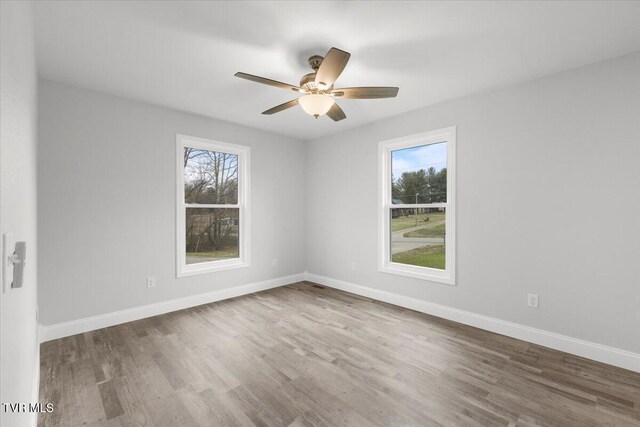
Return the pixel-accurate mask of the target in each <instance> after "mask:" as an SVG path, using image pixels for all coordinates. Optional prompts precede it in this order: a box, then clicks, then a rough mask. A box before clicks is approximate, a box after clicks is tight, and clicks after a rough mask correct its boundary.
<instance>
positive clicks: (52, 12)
mask: <svg viewBox="0 0 640 427" xmlns="http://www.w3.org/2000/svg"><path fill="white" fill-rule="evenodd" d="M36 28H37V54H38V67H39V73H40V75H41V76H42V77H44V78H46V79H51V80H55V81H59V82H63V83H69V84H72V85H77V86H81V87H86V88H90V89H95V90H98V91H102V92H107V93H111V94H115V95H120V96H123V97H127V98H132V99H137V100H142V101H146V102H150V103H153V104H158V105H163V106H166V107H171V108H175V109H179V110H183V111H188V112H192V113H198V114H203V115H206V116H210V117H216V118H219V119H223V120H228V121H232V122H236V123H241V124H243V125H248V126H253V127H256V128H260V129H264V130H268V131H272V132H277V133H280V134H284V135H290V136H294V137H298V138H302V139H311V138H314V137H318V136H322V135H326V134H330V133H334V132H339V131H342V130H345V129H349V128H353V127H356V126H360V125H363V124H366V123H369V122H372V121H375V120H379V119H382V118H385V117H389V116H393V115H396V114H399V113H402V112H405V111H409V110H413V109H416V108H419V107H421V106H425V105H430V104H433V103H436V102H440V101H444V100H447V99H451V98H456V97H460V96H463V95H466V94H470V93H474V92H479V91H484V90H487V89H491V88H495V87H500V86H505V85H509V84H512V83H516V82H520V81H525V80H529V79H532V78H535V77H539V76H543V75H547V74H551V73H554V72H558V71H561V70H566V69H570V68H575V67H578V66H581V65H585V64H589V63H593V62H597V61H600V60H604V59H607V58H612V57H615V56H620V55H623V54H627V53H631V52H634V51H639V50H640V2H619V3H618V2H611V1H606V2H399V1H394V2H376V3H374V2H169V1H162V2H151V1H141V2H138V1H130V2H98V1H87V2H48V1H39V2H36ZM332 46H335V47H338V48H340V49H343V50H346V51H348V52H351V54H352V55H351V60H350V62H349V64H348V65H347V68H346V69H345V71H344V73H343V74H342V76H341V77H340V78H339V79H338V82H337V84H336V87H339V86H341V87H347V86H399V87H400V92H399V94H398V97H397V98H395V99H383V100H342V101H340V105H341V106H342V107H343V109H344V111H345V113H346V114H347V119H346V120H343V121H342V122H338V123H334V122H333V121H331V120H330V119H328V118H327V117H321V118H320V119H318V120H315V119H313V118H312V117H311V116H308V115H306V114H305V113H304V112H303V111H302V110H301V109H300V108H292V109H290V110H286V111H284V112H281V113H278V114H276V115H273V116H263V115H261V112H262V111H264V110H266V109H268V108H270V107H273V106H275V105H277V104H280V103H282V102H285V101H288V100H290V99H292V98H294V97H295V94H292V93H290V92H288V91H285V90H281V89H277V88H274V87H270V86H264V85H259V84H256V83H252V82H249V81H246V80H241V79H238V78H235V77H234V76H233V74H234V73H235V72H236V71H243V72H247V73H251V74H257V75H261V76H265V77H269V78H272V79H275V80H280V81H284V82H287V83H291V84H295V85H297V84H298V82H299V79H300V77H301V76H302V75H303V74H306V73H307V72H310V71H311V70H310V69H309V68H308V66H307V63H306V60H307V58H308V57H309V56H310V55H312V54H321V55H324V53H325V52H326V51H327V50H328V49H329V48H330V47H332Z"/></svg>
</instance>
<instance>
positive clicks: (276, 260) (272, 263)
mask: <svg viewBox="0 0 640 427" xmlns="http://www.w3.org/2000/svg"><path fill="white" fill-rule="evenodd" d="M277 266H278V258H274V259H272V260H271V267H277Z"/></svg>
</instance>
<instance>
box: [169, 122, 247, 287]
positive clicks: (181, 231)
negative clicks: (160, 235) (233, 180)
mask: <svg viewBox="0 0 640 427" xmlns="http://www.w3.org/2000/svg"><path fill="white" fill-rule="evenodd" d="M185 147H192V148H199V149H202V150H208V151H217V152H223V153H230V154H236V155H237V156H238V203H237V204H235V205H230V204H226V205H218V204H190V203H185V201H184V149H185ZM250 154H251V150H250V148H249V147H245V146H242V145H237V144H230V143H226V142H219V141H213V140H210V139H205V138H197V137H194V136H187V135H181V134H177V135H176V159H177V163H176V165H177V167H176V170H177V173H176V178H177V179H176V184H177V185H176V208H177V209H176V276H177V277H186V276H193V275H197V274H206V273H212V272H216V271H222V270H230V269H234V268H242V267H249V266H250V265H251V263H250V257H251V208H250V206H251V205H250V197H249V196H250V194H251V187H250V184H251V179H250V169H249V165H250ZM188 207H201V208H237V209H238V233H239V236H238V245H239V246H240V248H239V255H240V256H239V257H238V258H233V259H224V260H219V261H209V262H202V263H198V264H187V262H186V247H185V243H186V242H185V240H186V236H185V228H186V224H185V221H186V208H188Z"/></svg>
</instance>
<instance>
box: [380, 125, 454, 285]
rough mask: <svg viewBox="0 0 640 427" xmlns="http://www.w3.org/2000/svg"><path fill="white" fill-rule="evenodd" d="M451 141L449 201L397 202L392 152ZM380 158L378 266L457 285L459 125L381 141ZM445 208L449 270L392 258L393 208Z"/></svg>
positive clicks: (448, 173)
mask: <svg viewBox="0 0 640 427" xmlns="http://www.w3.org/2000/svg"><path fill="white" fill-rule="evenodd" d="M445 141H446V142H447V202H446V203H421V204H417V205H416V204H413V205H411V204H396V205H394V204H393V203H392V195H391V190H392V189H391V172H392V171H391V152H392V151H396V150H401V149H405V148H412V147H418V146H423V145H429V144H436V143H439V142H445ZM378 160H379V173H378V175H379V187H378V190H379V191H378V194H379V211H378V222H379V227H378V230H379V234H378V253H379V258H378V270H379V271H381V272H384V273H389V274H397V275H400V276H407V277H412V278H414V279H422V280H429V281H432V282H438V283H444V284H447V285H455V272H456V256H455V254H456V221H455V218H456V202H455V201H456V128H455V126H452V127H448V128H444V129H438V130H434V131H431V132H425V133H420V134H416V135H410V136H405V137H402V138H396V139H390V140H386V141H380V143H379V144H378ZM392 207H393V208H411V209H413V208H445V210H446V213H445V220H446V229H447V235H446V239H447V240H446V246H445V267H446V269H445V270H440V269H437V268H429V267H420V266H414V265H407V264H400V263H396V262H392V261H391V221H390V212H391V208H392Z"/></svg>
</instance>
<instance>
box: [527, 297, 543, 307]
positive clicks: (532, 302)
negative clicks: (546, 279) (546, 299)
mask: <svg viewBox="0 0 640 427" xmlns="http://www.w3.org/2000/svg"><path fill="white" fill-rule="evenodd" d="M539 302H540V301H539V300H538V294H529V295H527V305H528V306H529V307H531V308H538V304H539Z"/></svg>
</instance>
